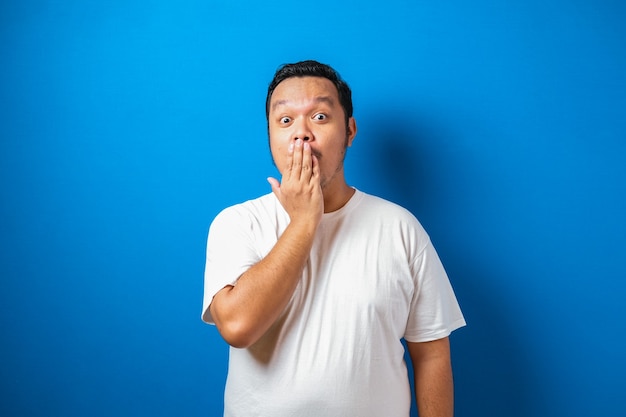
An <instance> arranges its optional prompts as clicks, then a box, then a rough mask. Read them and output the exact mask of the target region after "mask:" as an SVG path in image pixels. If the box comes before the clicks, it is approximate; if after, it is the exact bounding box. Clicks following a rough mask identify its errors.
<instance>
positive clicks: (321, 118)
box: [313, 113, 328, 121]
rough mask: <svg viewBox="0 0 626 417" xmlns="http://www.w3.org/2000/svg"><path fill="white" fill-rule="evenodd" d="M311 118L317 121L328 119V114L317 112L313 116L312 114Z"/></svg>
mask: <svg viewBox="0 0 626 417" xmlns="http://www.w3.org/2000/svg"><path fill="white" fill-rule="evenodd" d="M313 118H314V119H315V120H317V121H322V120H326V119H328V116H326V115H325V114H324V113H317V114H316V115H315V116H313Z"/></svg>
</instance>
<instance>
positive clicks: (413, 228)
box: [355, 192, 430, 252]
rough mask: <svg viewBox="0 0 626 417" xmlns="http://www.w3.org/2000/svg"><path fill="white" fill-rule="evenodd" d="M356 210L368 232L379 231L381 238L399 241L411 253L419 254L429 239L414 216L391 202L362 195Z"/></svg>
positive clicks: (373, 196) (365, 194)
mask: <svg viewBox="0 0 626 417" xmlns="http://www.w3.org/2000/svg"><path fill="white" fill-rule="evenodd" d="M361 194H362V197H361V200H360V203H359V204H358V208H357V210H355V211H356V212H357V213H360V214H359V217H361V222H362V224H363V225H364V226H367V227H368V228H369V229H370V230H371V229H374V230H379V231H380V233H382V234H383V235H384V236H383V238H391V239H399V240H400V241H401V242H403V244H404V245H407V246H408V247H410V248H411V250H413V251H417V252H420V251H421V250H422V249H424V247H426V245H427V244H428V243H429V242H430V237H429V236H428V234H427V233H426V230H424V227H422V224H421V223H420V221H419V220H418V219H417V217H415V215H414V214H413V213H412V212H411V211H409V210H408V209H406V208H405V207H402V206H401V205H399V204H396V203H394V202H392V201H389V200H386V199H384V198H381V197H378V196H375V195H371V194H367V193H363V192H361Z"/></svg>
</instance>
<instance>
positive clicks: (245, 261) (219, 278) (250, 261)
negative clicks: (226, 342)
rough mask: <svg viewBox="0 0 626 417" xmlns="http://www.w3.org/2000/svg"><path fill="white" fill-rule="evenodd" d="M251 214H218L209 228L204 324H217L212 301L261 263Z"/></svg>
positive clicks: (233, 211)
mask: <svg viewBox="0 0 626 417" xmlns="http://www.w3.org/2000/svg"><path fill="white" fill-rule="evenodd" d="M252 223H253V222H252V221H251V219H250V214H249V213H246V212H245V211H244V210H242V209H241V207H240V206H233V207H230V208H227V209H225V210H224V211H222V212H221V213H220V214H218V215H217V216H216V217H215V219H214V220H213V222H212V223H211V227H210V228H209V234H208V238H207V248H206V264H205V269H204V299H203V303H202V320H204V321H205V322H207V323H209V324H215V322H214V321H213V318H212V317H211V313H210V311H209V306H210V305H211V302H212V301H213V297H214V296H215V294H217V293H218V292H219V291H220V290H221V289H222V288H224V287H226V286H227V285H235V284H236V282H237V280H238V279H239V277H240V276H241V275H242V274H243V273H244V272H246V271H247V270H248V269H249V268H250V267H251V266H252V265H254V264H256V263H257V262H258V261H259V260H260V256H259V254H258V251H257V250H256V249H255V247H254V245H253V239H252Z"/></svg>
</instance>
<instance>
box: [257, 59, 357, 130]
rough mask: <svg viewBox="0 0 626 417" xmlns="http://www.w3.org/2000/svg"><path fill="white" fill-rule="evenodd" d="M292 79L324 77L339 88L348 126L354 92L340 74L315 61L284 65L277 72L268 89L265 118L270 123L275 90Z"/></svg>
mask: <svg viewBox="0 0 626 417" xmlns="http://www.w3.org/2000/svg"><path fill="white" fill-rule="evenodd" d="M292 77H322V78H326V79H328V80H330V81H331V82H332V83H333V84H334V85H335V87H336V88H337V94H338V95H339V104H341V107H342V108H343V112H344V113H345V116H346V125H347V124H348V120H349V119H350V118H351V117H352V91H351V90H350V87H349V86H348V83H346V82H345V81H344V80H343V78H341V76H340V75H339V73H338V72H337V71H335V70H334V69H333V68H332V67H330V66H329V65H326V64H321V63H319V62H317V61H313V60H307V61H300V62H296V63H294V64H284V65H281V66H280V67H279V68H278V70H276V73H275V74H274V78H273V79H272V82H271V83H270V85H269V87H268V88H267V98H266V99H265V117H266V118H267V119H268V122H269V116H270V101H271V100H272V94H273V93H274V89H276V86H277V85H278V84H280V83H281V82H283V81H285V80H286V79H288V78H292Z"/></svg>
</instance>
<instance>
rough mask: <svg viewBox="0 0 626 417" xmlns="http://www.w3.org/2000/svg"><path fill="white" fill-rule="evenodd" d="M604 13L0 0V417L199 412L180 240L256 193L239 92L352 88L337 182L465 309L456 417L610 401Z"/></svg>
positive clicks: (616, 354) (188, 253)
mask: <svg viewBox="0 0 626 417" xmlns="http://www.w3.org/2000/svg"><path fill="white" fill-rule="evenodd" d="M624 22H626V6H625V5H624V3H623V2H620V1H609V0H581V1H564V0H547V1H538V0H528V1H525V2H522V3H520V4H517V2H513V3H507V4H504V2H496V1H487V0H478V1H474V2H464V1H445V2H425V1H401V0H388V1H385V2H375V1H368V0H366V1H338V2H324V1H321V2H314V3H301V4H294V3H289V2H287V3H285V2H274V1H266V2H258V3H257V2H242V1H226V0H221V1H200V0H196V1H193V0H181V1H176V2H166V1H163V0H160V1H144V2H135V1H119V0H115V1H108V2H81V1H32V0H29V1H21V2H3V3H2V6H0V59H1V65H0V79H1V84H0V137H1V141H0V192H1V200H0V274H1V281H0V282H1V288H0V313H1V314H0V332H1V335H2V336H1V344H0V358H1V359H0V361H1V362H0V363H1V368H0V369H1V384H2V386H1V387H0V392H1V393H2V395H1V399H0V415H2V416H68V417H71V416H86V415H90V416H111V415H121V416H148V415H149V416H218V415H221V408H222V390H223V384H224V380H225V375H226V362H227V347H226V344H225V343H224V342H223V341H222V340H221V338H220V337H219V335H218V333H217V332H216V330H215V329H214V328H213V327H210V326H207V325H204V324H203V323H202V322H201V321H200V310H201V302H202V271H203V262H204V249H205V238H206V232H207V229H208V226H209V224H210V222H211V220H212V219H213V217H214V216H215V215H216V214H217V213H218V212H219V211H220V210H221V209H222V208H224V207H225V206H228V205H231V204H234V203H237V202H240V201H242V200H245V199H248V198H252V197H256V196H258V195H260V194H263V193H265V192H268V191H269V185H268V184H267V183H266V180H265V178H266V177H267V176H269V175H276V173H275V168H274V167H273V165H272V163H271V159H270V156H269V151H268V149H267V136H266V124H265V123H266V122H265V115H264V99H265V92H266V87H267V84H268V83H269V80H270V78H271V76H272V75H273V72H274V71H275V69H276V68H277V66H278V65H279V64H282V63H286V62H293V61H296V60H300V59H307V58H314V59H318V60H320V61H322V62H327V63H329V64H331V65H333V66H334V67H336V68H337V69H338V70H339V71H340V73H341V74H342V75H343V76H344V77H345V78H346V79H347V80H348V82H349V83H350V85H351V87H352V88H353V91H354V104H355V116H356V119H357V122H358V125H359V134H358V135H357V138H356V140H355V142H354V146H353V147H352V148H351V150H350V152H349V153H348V159H347V162H346V164H347V167H346V171H347V177H348V180H349V182H350V184H352V185H354V186H356V187H357V188H359V189H361V190H363V191H366V192H370V193H374V194H378V195H381V196H383V197H386V198H388V199H390V200H392V201H395V202H398V203H400V204H402V205H404V206H406V207H407V208H409V209H410V210H411V211H412V212H413V213H415V215H416V216H417V217H418V218H419V219H420V220H421V221H422V223H423V224H424V226H425V227H426V229H427V230H428V231H429V233H430V235H431V237H432V239H433V241H434V243H435V246H436V247H437V248H438V250H439V253H440V256H441V258H442V259H443V261H444V264H445V265H446V268H447V270H448V272H449V275H450V277H451V281H452V283H453V285H454V287H455V289H456V292H457V296H458V298H459V301H460V303H461V305H462V307H463V310H464V312H465V315H466V318H467V320H468V323H469V325H468V327H466V328H464V329H462V330H459V331H458V332H456V333H455V334H454V335H453V337H452V344H453V349H454V352H453V360H454V366H455V377H456V389H457V392H456V408H457V415H458V416H461V417H463V416H481V417H482V416H513V417H516V416H520V417H521V416H602V415H607V416H608V415H612V416H617V415H626V405H625V403H624V402H623V394H624V392H625V388H626V384H625V382H624V375H625V374H626V359H625V356H624V352H625V351H626V349H625V343H624V338H625V336H626V325H625V324H624V320H625V319H626V308H625V303H624V301H623V298H624V295H625V293H626V267H625V266H624V254H625V250H626V222H625V221H624V213H626V185H625V180H626V134H625V132H626V76H625V74H626V25H625V24H624Z"/></svg>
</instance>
